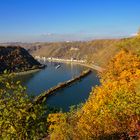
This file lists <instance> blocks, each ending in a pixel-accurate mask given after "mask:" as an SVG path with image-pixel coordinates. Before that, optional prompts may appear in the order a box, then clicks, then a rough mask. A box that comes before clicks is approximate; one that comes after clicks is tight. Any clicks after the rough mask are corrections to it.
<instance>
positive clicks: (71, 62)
mask: <svg viewBox="0 0 140 140" xmlns="http://www.w3.org/2000/svg"><path fill="white" fill-rule="evenodd" d="M48 61H49V62H59V63H67V64H78V65H81V66H85V67H88V68H90V69H92V70H97V71H98V72H103V71H104V70H105V69H104V68H102V67H100V66H97V65H90V64H86V63H81V62H76V61H65V60H61V61H59V60H48Z"/></svg>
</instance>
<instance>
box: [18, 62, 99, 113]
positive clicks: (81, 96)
mask: <svg viewBox="0 0 140 140" xmlns="http://www.w3.org/2000/svg"><path fill="white" fill-rule="evenodd" d="M57 64H58V63H55V62H48V63H47V67H46V68H45V69H43V70H40V71H37V72H34V73H29V74H26V75H20V76H18V80H20V81H21V82H22V84H23V85H24V86H26V87H27V93H28V94H30V95H34V96H37V95H39V94H40V93H42V92H44V91H46V90H48V89H49V88H51V87H53V86H56V85H57V84H58V83H61V82H64V81H67V80H70V79H71V78H73V77H75V76H78V75H79V74H81V72H82V71H83V70H86V69H87V68H86V67H84V66H80V65H77V64H64V63H61V64H60V65H61V67H59V68H58V69H56V65H57ZM95 85H99V78H98V77H97V72H96V71H93V72H92V73H91V74H89V75H88V76H87V77H85V78H83V79H82V80H80V81H79V82H76V83H74V84H72V85H71V86H69V87H66V88H64V89H62V90H59V91H57V92H56V94H54V95H53V96H50V97H49V98H48V99H47V101H46V103H47V104H48V105H49V106H52V107H58V108H62V110H63V111H68V110H69V107H70V106H72V105H78V104H79V103H82V102H85V101H86V100H87V98H88V97H89V93H90V91H91V89H92V87H94V86H95Z"/></svg>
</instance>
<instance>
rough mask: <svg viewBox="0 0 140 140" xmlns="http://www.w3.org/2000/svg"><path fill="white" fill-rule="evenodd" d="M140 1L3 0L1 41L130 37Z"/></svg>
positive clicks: (139, 13)
mask: <svg viewBox="0 0 140 140" xmlns="http://www.w3.org/2000/svg"><path fill="white" fill-rule="evenodd" d="M139 28H140V0H0V42H9V41H23V42H32V41H64V40H86V39H95V38H114V37H123V36H129V35H131V34H133V33H135V32H137V30H138V29H139Z"/></svg>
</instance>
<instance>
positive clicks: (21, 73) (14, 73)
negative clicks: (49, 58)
mask: <svg viewBox="0 0 140 140" xmlns="http://www.w3.org/2000/svg"><path fill="white" fill-rule="evenodd" d="M45 67H46V66H45V65H42V66H41V67H40V68H35V69H29V70H25V71H21V72H11V74H13V75H16V76H17V75H26V74H30V73H34V72H37V71H40V70H42V69H44V68H45ZM0 75H1V76H2V75H3V74H0Z"/></svg>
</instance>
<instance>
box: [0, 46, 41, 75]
mask: <svg viewBox="0 0 140 140" xmlns="http://www.w3.org/2000/svg"><path fill="white" fill-rule="evenodd" d="M41 66H42V65H41V64H40V63H39V62H38V61H36V60H35V59H34V58H33V57H32V56H31V55H30V54H29V53H28V51H27V50H25V49H24V48H21V47H17V46H9V47H2V46H1V47H0V73H2V72H3V71H4V70H8V71H10V72H21V71H27V70H31V69H36V68H41Z"/></svg>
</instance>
